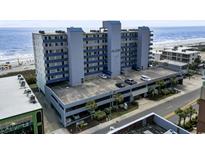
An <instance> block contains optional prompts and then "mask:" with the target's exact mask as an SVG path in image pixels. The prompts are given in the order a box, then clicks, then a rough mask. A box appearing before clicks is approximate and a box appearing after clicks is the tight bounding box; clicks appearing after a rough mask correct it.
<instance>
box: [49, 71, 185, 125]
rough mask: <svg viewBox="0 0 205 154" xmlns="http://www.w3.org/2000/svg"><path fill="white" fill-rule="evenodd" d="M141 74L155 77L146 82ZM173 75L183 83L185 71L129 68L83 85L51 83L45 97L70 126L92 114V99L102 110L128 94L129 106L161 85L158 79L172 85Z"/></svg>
mask: <svg viewBox="0 0 205 154" xmlns="http://www.w3.org/2000/svg"><path fill="white" fill-rule="evenodd" d="M141 75H146V76H149V77H150V79H151V80H150V81H142V80H141V79H140V78H141ZM127 78H130V79H133V80H135V81H136V82H137V84H134V85H128V84H126V83H124V80H125V79H127ZM171 78H176V80H177V81H179V82H178V83H179V84H182V83H183V77H182V76H181V73H178V72H175V71H172V70H167V69H164V68H153V69H147V70H143V71H140V72H139V71H134V70H129V71H127V72H126V73H125V74H123V75H118V76H116V77H114V78H111V79H102V78H100V77H95V78H92V79H86V80H85V81H84V83H83V84H82V85H79V86H69V85H68V83H67V82H61V83H58V84H57V83H55V84H50V85H47V86H45V96H46V98H47V100H48V101H49V102H50V103H51V105H52V106H53V108H54V109H55V111H56V113H57V115H58V117H59V120H60V122H61V123H62V124H63V125H64V127H66V126H69V125H72V124H75V123H76V122H78V121H80V120H83V119H87V118H88V117H90V113H89V112H88V111H87V109H86V108H85V106H86V103H87V102H89V101H91V100H94V101H95V102H96V103H97V106H98V109H100V110H103V109H105V108H108V107H110V105H111V104H112V103H113V102H114V100H115V99H114V95H115V94H118V93H120V94H122V96H123V97H124V103H126V104H127V105H128V106H129V105H130V104H129V103H130V102H132V101H133V100H134V99H137V98H139V97H144V96H146V95H147V92H148V89H149V88H150V87H153V88H154V87H157V84H156V82H157V81H160V80H164V81H165V84H166V85H167V86H168V87H169V86H170V81H171ZM122 82H123V83H124V84H125V87H121V88H119V87H117V86H116V84H117V83H122Z"/></svg>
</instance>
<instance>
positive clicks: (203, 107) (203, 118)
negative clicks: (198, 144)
mask: <svg viewBox="0 0 205 154" xmlns="http://www.w3.org/2000/svg"><path fill="white" fill-rule="evenodd" d="M197 133H205V81H204V82H203V86H202V87H201V95H200V100H199V113H198V123H197Z"/></svg>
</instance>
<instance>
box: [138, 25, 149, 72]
mask: <svg viewBox="0 0 205 154" xmlns="http://www.w3.org/2000/svg"><path fill="white" fill-rule="evenodd" d="M137 45H138V47H137V49H138V51H137V67H138V68H140V69H147V67H148V62H149V50H150V49H149V48H150V29H149V28H148V27H139V28H138V44H137Z"/></svg>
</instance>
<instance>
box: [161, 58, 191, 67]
mask: <svg viewBox="0 0 205 154" xmlns="http://www.w3.org/2000/svg"><path fill="white" fill-rule="evenodd" d="M160 62H161V63H168V64H171V65H177V66H186V65H188V64H187V63H183V62H179V61H174V60H168V59H164V60H160Z"/></svg>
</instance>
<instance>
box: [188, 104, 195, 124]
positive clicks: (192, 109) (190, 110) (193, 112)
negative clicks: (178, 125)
mask: <svg viewBox="0 0 205 154" xmlns="http://www.w3.org/2000/svg"><path fill="white" fill-rule="evenodd" d="M187 112H188V115H189V120H190V121H192V116H193V115H194V114H196V113H197V112H196V109H194V108H193V107H192V106H190V107H189V108H188V109H187Z"/></svg>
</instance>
